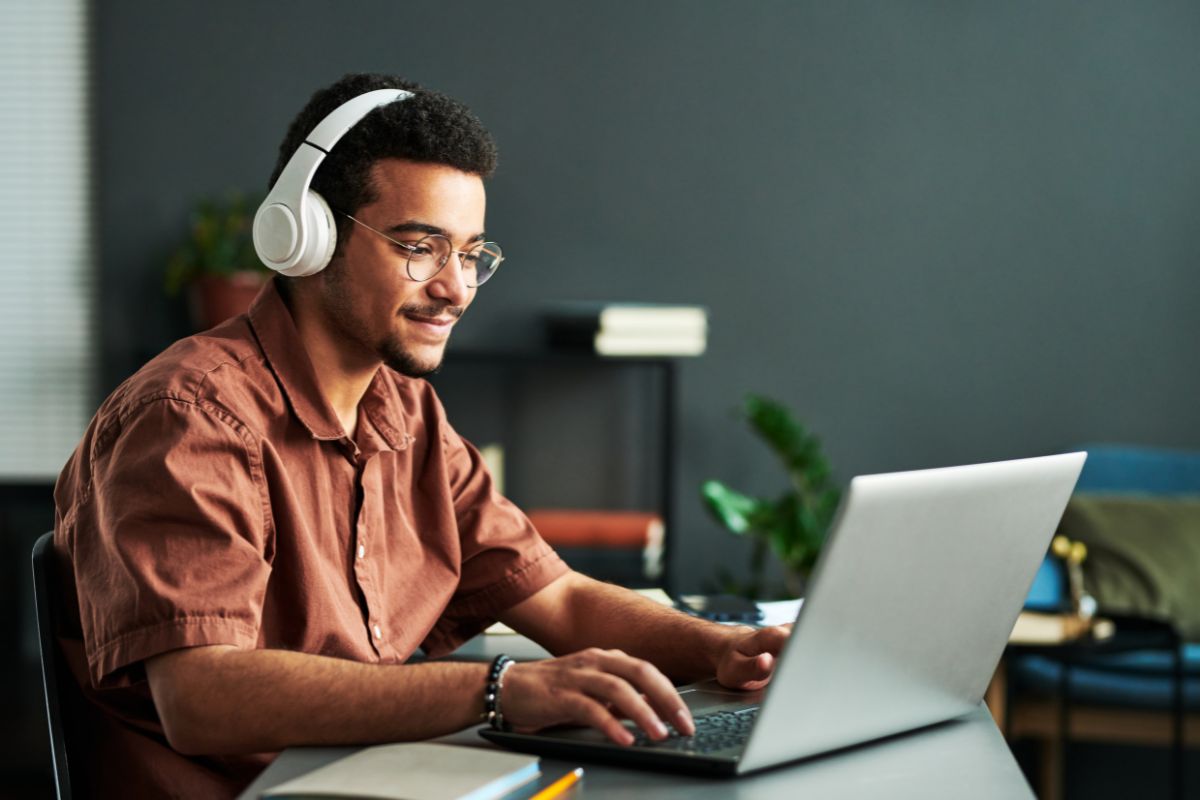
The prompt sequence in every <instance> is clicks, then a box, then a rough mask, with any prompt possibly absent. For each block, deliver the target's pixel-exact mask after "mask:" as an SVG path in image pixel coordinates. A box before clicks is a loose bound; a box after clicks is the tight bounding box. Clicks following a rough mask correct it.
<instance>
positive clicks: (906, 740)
mask: <svg viewBox="0 0 1200 800" xmlns="http://www.w3.org/2000/svg"><path fill="white" fill-rule="evenodd" d="M437 741H444V742H448V743H452V744H461V745H468V746H471V747H492V746H493V745H491V744H489V743H488V742H486V741H484V740H483V739H481V738H480V737H479V735H478V734H477V733H476V729H475V728H470V729H468V730H465V731H460V732H458V733H455V734H451V735H450V736H443V737H442V738H440V739H438V740H437ZM355 749H356V748H353V747H293V748H289V749H288V750H286V751H284V753H283V754H282V755H280V756H279V758H278V759H276V760H275V763H274V764H272V765H271V766H270V767H269V768H268V769H267V770H266V772H264V773H263V774H262V775H260V776H259V777H258V780H256V781H255V782H254V783H253V784H251V785H250V786H249V787H248V788H247V789H246V791H245V792H243V793H242V794H241V795H240V796H239V800H252V798H257V797H258V795H259V793H260V792H262V791H264V790H265V789H268V788H270V787H271V786H274V785H276V784H278V783H282V782H283V781H285V780H288V779H289V778H293V777H296V776H299V775H302V774H304V773H305V772H308V771H309V770H312V769H316V768H317V767H319V766H323V765H324V764H328V763H329V762H331V761H333V760H334V759H337V758H341V757H343V756H346V755H349V754H350V753H353V752H354V751H355ZM581 764H582V766H583V767H584V768H585V770H586V772H587V775H586V777H585V779H584V783H583V784H582V785H581V786H580V787H579V788H578V789H576V790H575V794H574V795H571V797H574V798H585V797H586V798H595V799H596V800H601V799H602V798H634V797H653V798H656V800H658V799H659V798H680V799H681V800H683V798H687V799H688V800H718V798H720V799H721V800H725V799H726V798H729V799H730V800H797V798H821V799H822V800H824V799H825V798H846V799H847V800H849V798H884V797H886V798H888V799H889V800H908V799H909V798H911V800H932V799H933V798H947V799H948V800H949V799H950V798H953V800H961V798H964V797H970V798H972V799H973V800H990V799H991V798H995V800H1000V799H1001V798H1004V800H1009V798H1032V797H1033V796H1034V794H1033V791H1032V790H1031V789H1030V788H1029V784H1028V783H1026V781H1025V777H1024V775H1022V774H1021V770H1020V769H1019V768H1018V767H1017V763H1016V761H1014V760H1013V757H1012V754H1011V753H1010V752H1009V750H1008V745H1007V744H1006V743H1005V742H1004V737H1002V736H1001V735H1000V731H999V730H998V729H997V728H996V725H995V723H994V722H992V718H991V715H989V714H988V711H987V708H986V707H984V706H982V705H980V707H979V708H977V709H976V710H975V711H973V712H971V713H970V714H968V715H967V716H965V717H963V718H961V719H957V720H952V721H950V722H946V723H943V724H941V725H937V726H934V727H932V728H927V729H925V730H922V731H917V732H915V733H910V734H906V735H903V736H897V737H893V738H891V739H886V740H883V741H881V742H876V743H874V744H870V745H864V746H861V747H856V748H853V749H850V750H845V751H842V752H838V753H833V754H830V755H826V756H819V757H817V758H811V759H807V760H805V761H799V762H796V763H794V764H791V765H788V766H784V767H779V768H776V769H771V770H767V771H766V772H760V773H756V774H754V775H748V776H746V777H742V778H698V777H691V776H687V775H677V774H672V773H666V772H649V771H645V770H633V769H624V768H620V767H611V766H603V765H600V764H592V763H588V762H567V761H559V760H556V759H550V758H543V759H542V772H543V779H542V780H543V783H548V782H549V781H552V780H553V779H554V778H556V777H558V776H559V775H561V774H563V773H565V772H566V771H567V770H569V769H571V768H573V767H577V766H580V765H581ZM402 780H403V776H397V781H398V782H400V781H402ZM534 790H535V787H534V786H530V787H527V789H526V791H524V792H523V793H522V794H520V795H513V797H526V796H528V795H529V794H532V792H533V791H534Z"/></svg>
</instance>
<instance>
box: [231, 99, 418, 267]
mask: <svg viewBox="0 0 1200 800" xmlns="http://www.w3.org/2000/svg"><path fill="white" fill-rule="evenodd" d="M410 97H412V92H407V91H404V90H403V89H376V90H374V91H370V92H366V93H365V94H361V95H359V96H358V97H355V98H352V99H351V100H348V101H346V102H345V103H343V104H342V105H340V106H338V107H337V108H335V109H334V110H333V111H331V112H330V113H329V114H328V115H327V116H326V117H325V118H324V119H323V120H321V122H320V123H318V125H317V127H315V128H313V129H312V132H311V133H309V134H308V136H307V137H305V139H304V141H303V142H302V143H301V145H300V146H299V147H298V148H296V152H295V153H293V154H292V157H291V158H290V159H288V162H287V164H286V165H285V166H284V168H283V170H282V171H281V172H280V173H279V179H278V180H277V181H275V185H274V186H272V187H271V191H270V192H268V193H267V197H266V199H264V200H263V202H262V205H261V206H259V208H258V212H257V213H256V214H255V215H254V249H255V251H256V252H257V253H258V257H259V258H261V259H262V261H263V263H264V264H266V265H267V266H268V267H270V268H271V269H273V270H275V271H277V272H280V273H282V274H284V275H290V276H292V277H301V276H305V275H313V274H315V273H317V272H320V271H321V270H322V269H324V268H325V265H326V264H328V263H329V259H330V258H331V257H332V256H333V249H334V247H335V245H336V244H337V232H336V231H337V228H336V226H335V224H334V221H333V214H332V212H331V211H330V210H329V206H328V205H327V204H326V203H325V201H324V199H322V197H321V196H320V195H319V194H317V193H316V192H314V191H312V189H310V188H309V187H310V185H311V184H312V179H313V175H315V174H316V172H317V168H318V167H319V166H321V162H322V161H324V160H325V156H327V155H328V154H329V151H331V150H332V149H333V147H334V145H336V144H337V143H338V141H339V140H340V139H341V138H342V137H343V136H345V135H346V132H347V131H349V130H350V129H351V128H353V127H354V126H355V125H357V124H358V123H359V121H360V120H362V118H363V117H365V116H366V115H367V114H369V113H371V112H372V111H374V110H375V109H376V108H378V107H379V106H383V105H388V104H389V103H397V102H400V101H403V100H407V99H408V98H410Z"/></svg>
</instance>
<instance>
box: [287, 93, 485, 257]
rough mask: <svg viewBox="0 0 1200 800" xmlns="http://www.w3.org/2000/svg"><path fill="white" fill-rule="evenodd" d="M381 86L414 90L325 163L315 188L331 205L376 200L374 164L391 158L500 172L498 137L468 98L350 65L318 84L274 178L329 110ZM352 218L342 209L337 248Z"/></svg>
mask: <svg viewBox="0 0 1200 800" xmlns="http://www.w3.org/2000/svg"><path fill="white" fill-rule="evenodd" d="M375 89H405V90H407V91H410V92H412V93H413V96H412V97H409V98H408V99H406V100H404V101H403V102H400V103H389V104H388V105H385V106H380V107H379V108H376V109H375V110H374V111H372V112H370V113H369V114H367V115H366V116H365V117H363V118H362V120H361V121H359V123H358V124H357V125H355V126H354V127H353V128H351V129H350V130H349V131H347V133H346V135H345V136H343V137H342V138H341V140H340V141H338V143H337V144H336V145H335V146H334V148H333V150H331V151H330V153H329V155H328V156H327V157H326V158H325V160H324V161H323V162H322V163H321V166H320V167H319V168H318V169H317V172H316V175H314V176H313V180H312V188H313V189H314V190H315V191H316V192H318V193H319V194H320V195H321V196H322V197H324V198H325V201H326V202H327V203H329V206H330V207H331V208H335V209H338V210H339V211H344V212H345V213H347V214H354V213H355V212H356V211H358V209H359V208H361V207H362V206H364V205H367V204H368V203H371V202H372V201H374V200H375V199H376V197H377V196H378V195H377V194H376V192H375V187H374V186H372V185H371V167H372V165H374V163H375V162H376V161H379V160H380V159H384V158H402V159H406V160H409V161H417V162H421V163H427V164H443V165H445V166H448V167H454V168H455V169H458V170H462V171H463V172H467V173H470V174H472V175H479V176H480V177H483V178H487V177H491V175H492V173H493V172H495V170H496V143H495V141H493V139H492V136H491V134H489V133H488V132H487V130H486V129H485V128H484V127H483V124H482V123H481V122H480V121H479V119H478V118H476V116H475V115H474V114H472V113H471V111H470V109H468V108H467V107H466V106H465V105H463V104H462V103H460V102H458V101H457V100H454V99H452V98H449V97H447V96H446V95H444V94H441V93H439V92H434V91H431V90H429V89H425V88H423V87H421V86H420V85H418V84H416V83H413V82H412V81H407V80H404V79H403V78H400V77H397V76H395V75H380V74H375V73H351V74H349V75H345V76H343V77H342V78H341V80H339V81H338V82H337V83H334V84H333V85H332V86H329V87H327V88H325V89H321V90H319V91H317V92H316V93H315V94H314V95H313V96H312V97H311V98H310V99H309V101H308V104H307V105H306V106H305V107H304V109H303V110H302V111H301V112H300V113H299V114H298V115H297V116H296V118H295V119H293V120H292V124H291V125H290V126H289V127H288V132H287V136H285V137H284V139H283V143H282V144H281V145H280V146H279V159H278V160H277V161H276V162H275V169H274V171H273V172H272V173H271V180H270V183H269V184H268V186H274V185H275V181H277V180H278V179H279V174H280V173H281V172H283V168H284V166H286V165H287V162H288V160H289V159H290V158H291V157H292V154H293V153H295V152H296V149H297V148H299V147H300V144H301V142H303V141H304V138H305V137H306V136H308V134H309V133H311V132H312V130H313V128H315V127H317V124H318V123H319V122H320V121H321V120H322V119H324V118H325V117H326V116H327V115H328V114H329V112H331V111H333V110H334V109H335V108H337V107H338V106H340V105H342V104H343V103H345V102H346V101H347V100H350V99H352V98H354V97H357V96H358V95H360V94H364V93H365V92H370V91H373V90H375ZM352 225H353V223H352V222H350V221H349V220H347V219H346V218H345V217H342V216H340V215H339V216H338V217H337V227H338V245H337V251H340V250H341V247H342V243H343V241H344V240H345V238H346V237H347V236H348V235H349V228H350V226H352ZM335 258H336V255H335Z"/></svg>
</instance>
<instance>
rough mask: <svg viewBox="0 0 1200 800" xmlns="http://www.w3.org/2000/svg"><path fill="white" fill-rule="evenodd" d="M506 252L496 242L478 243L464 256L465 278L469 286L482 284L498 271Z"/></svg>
mask: <svg viewBox="0 0 1200 800" xmlns="http://www.w3.org/2000/svg"><path fill="white" fill-rule="evenodd" d="M503 260H504V253H503V252H502V251H501V250H500V245H498V244H496V243H495V242H483V243H482V244H477V245H475V246H474V247H472V248H471V249H470V250H468V251H467V252H466V255H464V256H463V272H464V276H463V277H464V278H465V279H466V281H467V285H468V286H482V285H483V283H484V282H485V281H486V280H487V279H488V278H490V277H492V275H494V274H495V273H496V269H497V268H498V267H499V266H500V262H501V261H503Z"/></svg>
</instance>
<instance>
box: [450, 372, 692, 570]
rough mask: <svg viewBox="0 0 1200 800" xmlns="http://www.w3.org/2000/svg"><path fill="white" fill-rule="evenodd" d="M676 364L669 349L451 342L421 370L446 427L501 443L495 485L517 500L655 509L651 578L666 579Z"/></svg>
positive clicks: (474, 438) (484, 441)
mask: <svg viewBox="0 0 1200 800" xmlns="http://www.w3.org/2000/svg"><path fill="white" fill-rule="evenodd" d="M677 373H678V360H677V359H674V358H663V357H646V358H632V357H628V358H608V357H601V356H596V355H593V354H590V353H586V352H579V353H575V352H570V351H558V350H538V351H500V350H495V351H490V350H460V351H454V350H451V351H449V352H448V353H447V355H446V360H445V364H444V365H443V367H442V370H441V371H440V372H439V373H438V374H436V375H432V376H430V378H429V380H430V382H431V383H432V384H433V385H434V386H435V388H436V389H437V391H438V395H439V397H441V399H442V402H443V404H444V405H445V406H446V410H447V413H448V415H449V418H450V423H451V424H452V425H453V426H454V427H455V429H456V430H458V431H459V432H460V433H461V434H462V435H463V436H464V437H466V438H467V439H468V440H470V441H471V442H472V443H473V444H475V445H477V446H482V445H486V444H491V443H499V444H501V445H502V446H503V448H504V452H505V461H506V469H505V474H506V487H505V489H506V491H505V493H506V494H507V495H508V496H509V497H510V498H511V499H512V500H513V501H514V502H515V503H517V504H518V505H519V506H521V507H523V508H533V507H563V506H576V507H592V508H611V509H614V510H653V511H657V512H658V513H659V514H660V515H661V517H662V520H663V525H664V529H665V536H664V542H663V565H664V569H663V572H662V577H661V578H660V579H659V581H658V585H661V586H663V588H669V587H667V586H665V583H666V582H667V577H668V575H669V574H670V570H669V565H670V558H671V546H672V540H673V538H674V537H673V534H674V528H673V525H672V519H673V516H674V515H673V513H672V504H673V499H674V496H675V472H676V470H675V452H676V446H675V445H676V435H677V434H676V420H677V407H676V403H677V397H678V387H677V382H678V375H677ZM643 444H645V445H646V448H645V449H643V447H642V445H643ZM589 448H590V450H589ZM646 450H653V451H654V453H653V458H652V459H649V461H650V462H652V463H650V464H648V463H647V461H648V460H646V459H640V458H639V457H638V456H639V454H641V453H643V452H645V451H646ZM593 451H594V452H593ZM592 456H595V458H593V457H592ZM655 506H656V508H655Z"/></svg>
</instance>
